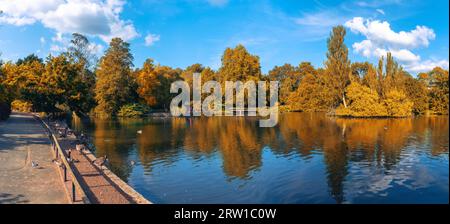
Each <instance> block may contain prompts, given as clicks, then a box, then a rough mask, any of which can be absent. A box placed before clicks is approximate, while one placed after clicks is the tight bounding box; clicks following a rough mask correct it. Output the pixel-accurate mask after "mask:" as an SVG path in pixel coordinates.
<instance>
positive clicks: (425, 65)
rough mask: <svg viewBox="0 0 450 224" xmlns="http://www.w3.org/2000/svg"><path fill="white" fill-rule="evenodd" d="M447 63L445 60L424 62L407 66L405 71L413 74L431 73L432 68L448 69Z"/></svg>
mask: <svg viewBox="0 0 450 224" xmlns="http://www.w3.org/2000/svg"><path fill="white" fill-rule="evenodd" d="M448 65H449V63H448V61H447V60H426V61H422V62H420V63H412V64H409V65H405V69H406V70H408V71H410V72H414V73H419V72H428V71H431V70H432V69H433V68H435V67H437V66H439V67H441V68H444V69H448Z"/></svg>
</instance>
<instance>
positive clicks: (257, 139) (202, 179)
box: [72, 113, 449, 203]
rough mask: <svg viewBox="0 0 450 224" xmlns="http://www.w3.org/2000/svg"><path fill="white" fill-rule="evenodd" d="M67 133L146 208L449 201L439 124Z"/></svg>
mask: <svg viewBox="0 0 450 224" xmlns="http://www.w3.org/2000/svg"><path fill="white" fill-rule="evenodd" d="M72 126H73V128H74V129H76V130H78V131H83V132H84V133H86V134H88V135H89V136H91V138H92V141H93V144H94V145H95V148H96V151H95V153H96V154H97V156H103V155H105V154H106V155H108V157H109V158H110V163H111V164H110V166H111V169H112V170H113V171H114V172H115V173H116V174H117V175H119V176H120V177H121V178H122V179H123V180H125V181H126V182H128V183H129V184H130V185H131V186H132V187H134V188H135V189H136V190H137V191H139V192H140V193H141V194H143V195H144V196H145V197H146V198H148V199H149V200H151V201H153V202H154V203H448V202H449V201H448V198H449V194H448V191H449V163H448V161H449V155H448V149H449V125H448V117H447V116H436V117H415V118H407V119H342V118H330V117H327V116H326V115H325V114H320V113H287V114H282V115H281V116H280V121H279V123H278V125H277V126H276V127H275V128H259V127H258V118H249V117H214V118H193V119H192V120H188V119H185V118H165V119H162V118H153V119H126V120H92V121H90V122H80V121H79V120H75V119H74V120H72ZM139 130H141V131H142V134H139V133H138V131H139ZM131 161H135V164H134V165H131V163H132V162H131Z"/></svg>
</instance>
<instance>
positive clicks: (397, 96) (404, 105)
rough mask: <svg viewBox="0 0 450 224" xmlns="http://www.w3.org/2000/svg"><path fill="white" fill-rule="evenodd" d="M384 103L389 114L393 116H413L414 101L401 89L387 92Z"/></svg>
mask: <svg viewBox="0 0 450 224" xmlns="http://www.w3.org/2000/svg"><path fill="white" fill-rule="evenodd" d="M384 104H385V106H386V110H387V112H388V115H389V116H391V117H407V116H411V113H412V108H413V102H411V101H410V100H409V99H408V97H407V96H406V94H405V93H404V92H403V91H401V90H396V89H394V90H391V91H389V92H388V93H387V94H386V99H384Z"/></svg>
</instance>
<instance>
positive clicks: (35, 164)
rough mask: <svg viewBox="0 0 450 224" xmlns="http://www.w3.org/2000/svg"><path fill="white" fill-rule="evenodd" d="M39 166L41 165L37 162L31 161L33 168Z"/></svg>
mask: <svg viewBox="0 0 450 224" xmlns="http://www.w3.org/2000/svg"><path fill="white" fill-rule="evenodd" d="M38 166H39V164H38V163H37V162H35V161H31V167H32V168H37V167H38Z"/></svg>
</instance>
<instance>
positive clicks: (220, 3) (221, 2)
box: [207, 0, 228, 6]
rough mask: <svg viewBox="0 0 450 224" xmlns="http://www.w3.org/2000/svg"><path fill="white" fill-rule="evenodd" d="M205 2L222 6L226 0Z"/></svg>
mask: <svg viewBox="0 0 450 224" xmlns="http://www.w3.org/2000/svg"><path fill="white" fill-rule="evenodd" d="M207 2H208V3H209V4H210V5H213V6H224V5H226V4H227V3H228V0H207Z"/></svg>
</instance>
